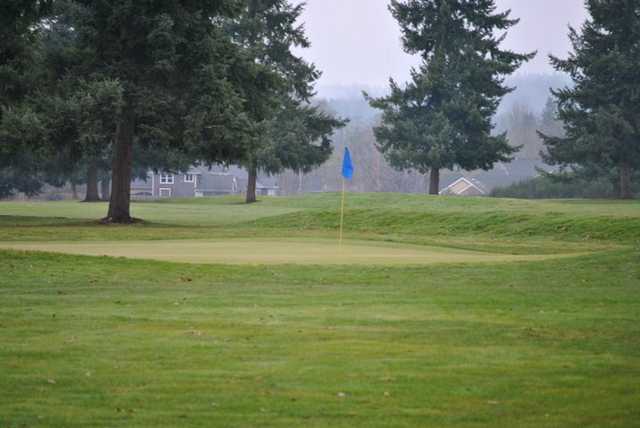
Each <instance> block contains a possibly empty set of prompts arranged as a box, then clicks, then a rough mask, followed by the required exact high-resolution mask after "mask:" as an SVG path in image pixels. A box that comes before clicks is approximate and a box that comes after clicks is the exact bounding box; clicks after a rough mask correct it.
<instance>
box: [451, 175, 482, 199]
mask: <svg viewBox="0 0 640 428" xmlns="http://www.w3.org/2000/svg"><path fill="white" fill-rule="evenodd" d="M470 190H475V191H476V192H478V193H480V194H481V195H486V194H487V190H486V189H485V188H484V186H483V185H482V183H480V182H479V181H478V180H474V179H468V178H466V177H460V178H459V179H457V180H456V181H454V182H453V183H451V184H450V185H448V186H447V187H445V188H444V189H442V191H441V192H440V194H441V195H447V194H452V195H463V194H465V193H467V192H469V191H470Z"/></svg>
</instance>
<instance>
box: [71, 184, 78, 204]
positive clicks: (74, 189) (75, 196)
mask: <svg viewBox="0 0 640 428" xmlns="http://www.w3.org/2000/svg"><path fill="white" fill-rule="evenodd" d="M71 198H72V199H73V200H74V201H77V200H78V188H77V187H76V183H74V182H73V181H72V182H71Z"/></svg>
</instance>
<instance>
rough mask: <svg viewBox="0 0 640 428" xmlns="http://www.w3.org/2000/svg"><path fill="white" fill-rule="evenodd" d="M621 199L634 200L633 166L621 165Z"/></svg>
mask: <svg viewBox="0 0 640 428" xmlns="http://www.w3.org/2000/svg"><path fill="white" fill-rule="evenodd" d="M620 197H621V198H622V199H633V193H632V191H631V166H629V165H628V164H622V165H620Z"/></svg>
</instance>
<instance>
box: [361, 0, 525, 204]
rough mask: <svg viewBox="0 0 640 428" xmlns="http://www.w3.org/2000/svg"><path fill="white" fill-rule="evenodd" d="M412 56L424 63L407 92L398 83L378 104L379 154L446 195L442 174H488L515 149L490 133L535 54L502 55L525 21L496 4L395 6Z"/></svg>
mask: <svg viewBox="0 0 640 428" xmlns="http://www.w3.org/2000/svg"><path fill="white" fill-rule="evenodd" d="M390 10H391V13H392V14H393V15H394V17H395V18H396V20H397V21H398V23H399V24H400V27H401V30H402V34H403V43H404V47H405V50H406V51H407V52H408V53H412V54H419V55H420V56H421V57H422V60H423V63H422V65H421V66H420V67H419V68H418V69H416V70H413V71H412V73H411V74H412V79H411V82H409V83H408V84H407V85H406V86H405V87H404V88H401V87H400V85H398V84H397V83H396V82H394V81H393V80H391V82H390V89H391V94H390V95H389V96H387V97H382V98H377V99H371V105H372V106H373V107H375V108H378V109H380V110H382V124H381V125H380V126H379V127H377V128H376V137H377V139H378V144H379V148H380V150H381V151H382V152H383V153H384V154H385V156H386V157H387V159H388V160H389V161H390V162H391V164H392V165H394V166H395V167H397V168H400V169H415V170H418V171H419V172H421V173H426V172H430V185H429V193H431V194H437V193H438V191H439V177H440V174H439V173H440V170H441V169H443V168H449V169H451V168H453V167H455V166H458V167H461V168H463V169H476V168H482V169H489V168H491V167H492V165H493V164H494V163H495V162H497V161H506V160H508V159H509V157H510V155H511V154H512V153H514V152H515V150H516V149H514V148H513V147H511V146H509V144H508V142H507V138H506V136H505V135H497V136H496V135H491V130H492V124H491V119H492V116H493V115H494V114H495V112H496V110H497V107H498V104H499V102H500V99H501V98H502V97H503V96H504V95H506V94H507V93H509V92H510V91H511V89H510V88H507V87H506V86H505V85H504V77H505V76H507V75H509V74H511V73H513V72H514V71H515V70H516V69H517V68H518V67H519V66H520V65H521V64H522V62H524V61H526V60H528V59H530V58H531V57H532V56H533V54H527V55H521V54H517V53H514V52H510V51H505V50H501V49H500V43H501V41H502V39H503V37H504V36H502V37H501V36H496V34H497V33H498V32H499V31H506V30H507V29H509V28H510V27H512V26H513V25H515V24H516V23H517V22H518V21H517V20H512V19H509V13H508V12H505V13H497V12H496V6H495V2H494V1H493V0H476V1H460V0H419V1H418V0H412V1H398V0H393V1H392V2H391V6H390Z"/></svg>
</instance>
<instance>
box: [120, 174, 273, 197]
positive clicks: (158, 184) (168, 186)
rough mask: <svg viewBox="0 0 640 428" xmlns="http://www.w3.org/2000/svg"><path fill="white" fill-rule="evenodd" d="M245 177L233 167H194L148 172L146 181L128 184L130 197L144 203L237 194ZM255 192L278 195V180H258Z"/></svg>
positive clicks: (137, 180) (135, 181) (267, 178)
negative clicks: (172, 170) (166, 199)
mask: <svg viewBox="0 0 640 428" xmlns="http://www.w3.org/2000/svg"><path fill="white" fill-rule="evenodd" d="M247 176H248V174H247V172H246V171H245V170H244V169H241V168H239V167H235V166H232V167H221V166H216V167H212V168H207V167H193V168H191V169H189V171H187V172H185V173H180V174H177V173H168V172H161V173H158V174H156V173H154V172H152V171H150V172H149V173H148V174H147V177H146V179H136V180H134V181H132V182H131V198H132V199H136V200H144V199H158V198H194V197H196V198H203V197H211V196H223V195H237V194H241V193H243V192H245V191H246V186H247ZM256 190H257V193H258V194H259V195H269V196H277V195H278V193H279V187H278V184H277V179H275V178H271V177H265V178H263V177H260V178H259V179H258V184H257V189H256Z"/></svg>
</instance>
